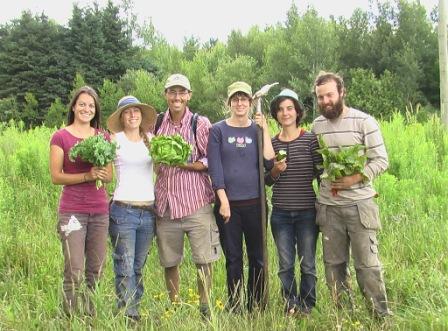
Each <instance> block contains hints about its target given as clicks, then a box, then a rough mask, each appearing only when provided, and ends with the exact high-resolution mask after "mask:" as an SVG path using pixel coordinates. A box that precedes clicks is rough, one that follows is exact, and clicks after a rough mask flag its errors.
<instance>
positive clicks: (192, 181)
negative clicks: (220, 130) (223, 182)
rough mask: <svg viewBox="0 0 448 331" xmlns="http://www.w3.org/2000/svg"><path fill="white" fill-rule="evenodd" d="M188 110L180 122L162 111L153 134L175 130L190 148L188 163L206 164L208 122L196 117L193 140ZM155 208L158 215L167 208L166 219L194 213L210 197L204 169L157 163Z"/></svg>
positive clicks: (211, 199)
mask: <svg viewBox="0 0 448 331" xmlns="http://www.w3.org/2000/svg"><path fill="white" fill-rule="evenodd" d="M192 116H193V114H192V112H191V111H190V110H189V109H188V108H187V109H186V111H185V114H184V117H183V118H182V120H181V122H180V124H174V123H173V121H172V120H171V116H170V112H169V111H166V112H165V115H164V117H163V121H162V123H161V125H160V128H159V130H158V132H157V135H173V134H176V133H179V134H180V135H181V136H182V137H183V138H184V139H185V140H186V141H187V142H189V143H190V144H191V145H192V146H194V148H193V152H192V159H191V160H190V161H189V162H191V163H192V162H195V161H201V162H202V163H204V164H205V165H207V144H208V134H209V130H210V128H211V123H210V121H209V120H208V119H207V118H206V117H203V116H199V117H198V121H197V129H196V141H195V138H194V135H193V133H192V130H191V117H192ZM155 199H156V200H155V201H156V211H157V214H158V215H159V216H162V215H164V214H165V212H166V210H167V208H169V211H170V219H179V218H183V217H186V216H189V215H192V214H194V212H195V211H197V210H198V209H200V208H202V207H204V206H205V205H208V204H210V203H212V202H213V200H214V193H213V189H212V185H211V182H210V178H209V176H208V174H207V172H206V171H191V170H185V169H181V168H179V167H171V166H166V165H160V168H159V172H158V174H157V179H156V184H155Z"/></svg>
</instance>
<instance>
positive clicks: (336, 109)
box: [316, 80, 344, 120]
mask: <svg viewBox="0 0 448 331" xmlns="http://www.w3.org/2000/svg"><path fill="white" fill-rule="evenodd" d="M316 97H317V105H318V106H319V111H320V113H321V114H322V115H323V116H324V117H326V118H328V119H330V120H331V119H334V118H338V117H339V116H340V115H341V113H342V111H343V109H344V91H343V90H342V91H341V92H339V91H338V87H337V84H336V82H335V81H334V80H330V81H327V82H325V83H324V84H321V85H318V86H316Z"/></svg>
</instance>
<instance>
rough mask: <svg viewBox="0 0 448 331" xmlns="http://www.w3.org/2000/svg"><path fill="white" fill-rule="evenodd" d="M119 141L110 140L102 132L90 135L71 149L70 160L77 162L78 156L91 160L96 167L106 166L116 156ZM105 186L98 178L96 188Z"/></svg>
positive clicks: (84, 159) (85, 160) (86, 160)
mask: <svg viewBox="0 0 448 331" xmlns="http://www.w3.org/2000/svg"><path fill="white" fill-rule="evenodd" d="M116 151H117V143H116V142H112V141H108V140H107V139H106V138H105V137H104V135H103V134H102V133H99V134H97V135H95V136H92V137H89V138H87V139H84V140H82V141H79V142H78V143H76V145H75V146H73V147H72V148H71V149H70V152H69V158H70V161H72V162H75V159H76V158H77V157H79V158H81V160H83V161H84V162H89V163H91V164H93V165H94V166H95V167H105V166H106V165H107V164H109V163H111V162H112V161H113V160H114V159H115V156H116V154H117V153H116ZM101 186H103V183H102V182H101V180H99V179H97V180H96V188H97V189H99V188H100V187H101Z"/></svg>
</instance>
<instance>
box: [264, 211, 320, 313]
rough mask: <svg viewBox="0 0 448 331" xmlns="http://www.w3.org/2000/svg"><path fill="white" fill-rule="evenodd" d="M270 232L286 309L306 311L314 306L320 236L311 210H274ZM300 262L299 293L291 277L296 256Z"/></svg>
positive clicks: (293, 278) (293, 276) (314, 213)
mask: <svg viewBox="0 0 448 331" xmlns="http://www.w3.org/2000/svg"><path fill="white" fill-rule="evenodd" d="M271 229H272V234H273V236H274V240H275V244H276V246H277V252H278V257H279V272H278V276H279V277H280V281H281V283H282V294H283V297H284V298H285V300H286V304H287V309H288V310H289V309H291V308H294V307H298V308H299V309H306V310H309V309H311V308H313V307H314V306H315V304H316V280H317V277H316V243H317V237H318V234H319V230H318V227H317V225H316V211H315V209H314V208H312V209H305V210H293V211H291V210H283V209H279V208H276V207H274V208H273V210H272V215H271ZM296 254H297V255H298V258H299V261H300V274H301V278H300V294H299V295H297V283H296V279H295V275H294V264H295V257H296Z"/></svg>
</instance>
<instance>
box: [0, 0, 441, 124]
mask: <svg viewBox="0 0 448 331" xmlns="http://www.w3.org/2000/svg"><path fill="white" fill-rule="evenodd" d="M135 18H136V16H135V14H134V13H133V4H132V1H131V0H123V1H122V3H121V4H119V5H114V4H113V3H112V1H109V2H108V3H107V4H106V5H105V6H104V7H103V8H100V7H99V6H98V4H96V3H93V4H92V5H90V6H87V7H79V6H78V5H74V6H73V9H72V15H71V18H70V20H69V22H68V24H67V26H62V25H60V24H58V23H56V22H55V21H54V20H52V19H50V18H49V17H47V16H46V15H45V14H44V13H42V14H41V15H33V14H31V12H29V11H24V12H23V13H22V14H21V16H20V17H19V18H17V19H13V20H11V21H10V22H8V23H6V24H3V25H1V26H0V121H2V122H4V121H9V120H11V119H13V120H22V121H23V122H24V123H25V125H26V126H27V127H33V126H37V125H41V124H45V125H47V126H58V125H60V124H61V123H62V122H63V121H64V120H65V116H66V112H67V109H66V108H67V106H66V105H67V103H68V100H69V98H70V94H71V92H72V91H73V90H74V89H76V88H78V87H79V86H81V85H84V84H88V85H91V86H92V87H94V88H95V89H96V90H97V91H98V92H99V95H100V97H101V107H102V115H103V120H104V119H105V118H107V116H108V115H109V114H110V113H111V112H112V111H114V110H115V107H116V103H117V100H118V99H119V98H120V97H122V96H123V95H125V94H133V95H135V96H136V97H137V98H139V99H140V100H141V101H143V102H146V103H149V104H151V105H153V106H154V107H155V108H156V109H157V110H159V111H162V110H163V109H164V107H165V101H164V97H163V84H164V81H165V79H166V77H167V76H168V75H170V74H171V73H174V72H181V73H184V74H185V75H187V76H188V77H189V78H190V81H191V83H192V88H193V97H192V100H191V102H190V106H191V108H193V109H194V110H195V111H198V112H199V113H201V114H203V115H206V116H208V117H209V118H210V119H211V120H212V121H216V120H218V119H220V118H222V117H223V115H224V112H225V95H226V89H227V86H228V85H229V84H230V83H231V82H233V81H236V80H244V81H246V82H248V83H249V84H251V85H252V86H253V88H254V89H257V88H259V87H261V86H262V85H264V84H266V83H272V82H279V87H278V89H280V88H283V87H289V88H292V89H294V90H295V91H297V92H298V94H299V95H300V97H301V98H302V99H303V101H304V103H305V105H306V107H307V108H308V110H309V112H311V113H312V115H309V116H308V120H311V119H312V117H313V115H314V114H313V112H314V109H315V107H314V103H315V100H314V96H313V93H312V91H311V87H312V85H313V80H314V77H315V76H316V74H317V73H318V72H319V71H320V70H331V71H335V72H339V73H341V74H342V75H343V77H344V78H345V83H346V86H347V88H348V92H349V93H348V98H347V103H348V104H349V105H350V104H352V105H353V106H356V107H357V108H359V109H361V110H364V111H366V112H368V113H370V114H372V115H374V116H376V117H382V118H386V119H387V118H389V117H390V116H391V115H392V114H393V113H394V112H397V111H401V112H403V111H406V109H420V112H419V116H420V117H421V118H422V119H424V118H425V117H427V116H428V115H429V114H431V113H433V112H435V111H436V109H438V107H439V104H440V98H439V64H438V47H437V30H436V24H435V23H436V22H437V11H436V9H434V10H433V11H432V12H431V13H427V11H426V9H425V8H424V7H423V6H422V5H421V4H420V3H419V2H418V1H415V2H414V1H405V0H393V1H390V2H385V3H379V2H378V1H377V2H374V1H371V2H370V8H369V10H361V9H355V10H354V12H353V14H352V15H351V17H349V18H344V17H337V18H336V17H330V18H328V19H325V18H322V17H321V16H319V14H318V13H317V11H316V10H314V9H313V8H312V7H309V8H308V9H307V10H306V11H305V12H303V13H300V12H299V11H298V9H297V7H296V6H295V5H294V4H292V5H291V7H290V9H289V10H288V12H287V13H286V20H285V21H284V22H279V23H276V24H274V25H271V26H268V27H265V28H263V29H261V28H259V27H258V26H254V27H252V28H251V29H250V30H249V31H248V32H247V33H242V32H240V31H238V30H233V31H232V32H231V33H230V35H229V36H228V38H227V41H226V42H220V41H218V40H216V39H210V40H209V41H208V42H206V43H203V44H201V43H200V42H199V40H198V39H197V38H196V37H194V36H191V37H185V39H184V43H183V47H181V48H179V47H176V46H174V45H171V44H169V43H168V42H167V41H166V39H165V38H164V37H163V35H161V34H160V33H159V32H158V31H157V30H156V27H154V26H153V24H152V23H151V22H149V23H144V24H137V22H136V19H135ZM179 24H181V23H179ZM276 92H278V91H277V90H275V91H273V92H272V93H273V94H274V93H276Z"/></svg>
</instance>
